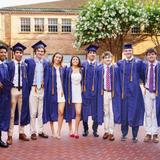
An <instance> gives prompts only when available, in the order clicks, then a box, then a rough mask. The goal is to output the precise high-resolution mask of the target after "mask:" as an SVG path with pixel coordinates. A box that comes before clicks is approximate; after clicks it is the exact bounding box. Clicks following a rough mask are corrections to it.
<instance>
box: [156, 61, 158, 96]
mask: <svg viewBox="0 0 160 160" xmlns="http://www.w3.org/2000/svg"><path fill="white" fill-rule="evenodd" d="M156 96H158V64H157V71H156Z"/></svg>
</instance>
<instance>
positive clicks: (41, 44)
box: [32, 41, 47, 49]
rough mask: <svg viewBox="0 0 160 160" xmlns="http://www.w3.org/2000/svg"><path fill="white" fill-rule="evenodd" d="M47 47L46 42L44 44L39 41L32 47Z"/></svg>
mask: <svg viewBox="0 0 160 160" xmlns="http://www.w3.org/2000/svg"><path fill="white" fill-rule="evenodd" d="M45 47H47V45H46V44H45V43H44V42H42V41H38V42H37V43H35V44H34V45H33V46H32V48H33V49H37V48H45Z"/></svg>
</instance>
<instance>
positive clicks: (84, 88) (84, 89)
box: [83, 62, 97, 92]
mask: <svg viewBox="0 0 160 160" xmlns="http://www.w3.org/2000/svg"><path fill="white" fill-rule="evenodd" d="M87 63H88V62H87ZM87 63H86V67H85V74H84V87H83V91H84V92H86V74H87V68H88V64H87ZM96 66H97V63H96V62H95V63H94V71H93V81H92V92H94V89H95V88H94V80H95V72H96V71H95V70H96Z"/></svg>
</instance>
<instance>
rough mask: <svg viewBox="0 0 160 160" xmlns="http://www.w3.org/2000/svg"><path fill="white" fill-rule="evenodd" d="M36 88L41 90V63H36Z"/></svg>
mask: <svg viewBox="0 0 160 160" xmlns="http://www.w3.org/2000/svg"><path fill="white" fill-rule="evenodd" d="M37 65H38V66H37V88H38V89H40V88H41V62H38V63H37Z"/></svg>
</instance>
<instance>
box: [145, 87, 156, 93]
mask: <svg viewBox="0 0 160 160" xmlns="http://www.w3.org/2000/svg"><path fill="white" fill-rule="evenodd" d="M146 90H148V91H149V92H150V93H156V90H154V91H152V92H151V91H150V90H149V88H146Z"/></svg>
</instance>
